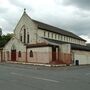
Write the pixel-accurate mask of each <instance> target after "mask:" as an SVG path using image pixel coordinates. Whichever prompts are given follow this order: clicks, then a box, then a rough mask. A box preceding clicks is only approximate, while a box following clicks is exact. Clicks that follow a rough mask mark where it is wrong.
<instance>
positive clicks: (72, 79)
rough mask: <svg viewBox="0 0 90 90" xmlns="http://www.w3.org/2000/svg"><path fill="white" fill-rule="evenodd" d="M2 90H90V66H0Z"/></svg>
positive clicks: (0, 85)
mask: <svg viewBox="0 0 90 90" xmlns="http://www.w3.org/2000/svg"><path fill="white" fill-rule="evenodd" d="M0 90H90V66H79V67H75V66H74V67H56V68H55V67H42V66H33V65H19V64H0Z"/></svg>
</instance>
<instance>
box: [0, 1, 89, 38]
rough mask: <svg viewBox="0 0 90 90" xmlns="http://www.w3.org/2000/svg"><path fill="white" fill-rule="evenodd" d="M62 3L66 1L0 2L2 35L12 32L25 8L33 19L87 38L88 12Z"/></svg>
mask: <svg viewBox="0 0 90 90" xmlns="http://www.w3.org/2000/svg"><path fill="white" fill-rule="evenodd" d="M69 1H70V0H69ZM63 2H67V1H66V0H27V1H25V0H0V26H1V27H2V29H3V32H4V33H8V32H13V30H14V28H15V26H16V24H17V22H18V20H19V19H20V17H21V15H22V13H23V8H26V9H27V13H28V14H29V16H30V17H32V18H33V19H36V20H39V21H43V22H46V23H48V24H51V25H54V26H57V27H60V28H63V29H65V30H68V31H72V32H74V33H76V34H77V35H79V36H81V35H88V38H89V37H90V34H88V33H90V31H89V29H90V25H89V23H90V12H89V11H85V10H83V9H80V8H79V7H76V6H75V5H74V4H71V3H70V2H69V3H70V4H68V5H65V4H63ZM81 3H82V2H81ZM79 4H80V3H79ZM79 4H78V5H79Z"/></svg>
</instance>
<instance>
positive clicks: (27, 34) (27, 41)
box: [27, 34, 29, 43]
mask: <svg viewBox="0 0 90 90" xmlns="http://www.w3.org/2000/svg"><path fill="white" fill-rule="evenodd" d="M27 43H29V34H27Z"/></svg>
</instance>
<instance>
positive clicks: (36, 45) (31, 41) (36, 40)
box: [2, 10, 90, 65]
mask: <svg viewBox="0 0 90 90" xmlns="http://www.w3.org/2000/svg"><path fill="white" fill-rule="evenodd" d="M2 59H3V61H6V62H7V61H13V62H26V63H40V64H66V65H70V64H73V65H75V64H81V65H82V64H90V48H89V47H87V46H86V40H84V39H82V38H81V37H79V36H77V35H75V34H74V33H72V32H69V31H66V30H63V29H60V28H57V27H55V26H51V25H48V24H45V23H42V22H39V21H36V20H33V19H32V18H31V17H29V16H28V14H27V13H26V10H24V12H23V15H22V17H21V18H20V20H19V22H18V23H17V25H16V27H15V29H14V36H13V37H12V38H11V40H10V41H9V42H8V43H7V44H6V45H5V46H4V47H3V52H2Z"/></svg>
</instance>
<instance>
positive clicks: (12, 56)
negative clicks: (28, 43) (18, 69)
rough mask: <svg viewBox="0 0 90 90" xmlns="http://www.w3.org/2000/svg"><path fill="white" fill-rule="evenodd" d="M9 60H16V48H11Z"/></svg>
mask: <svg viewBox="0 0 90 90" xmlns="http://www.w3.org/2000/svg"><path fill="white" fill-rule="evenodd" d="M11 61H16V50H11Z"/></svg>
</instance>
